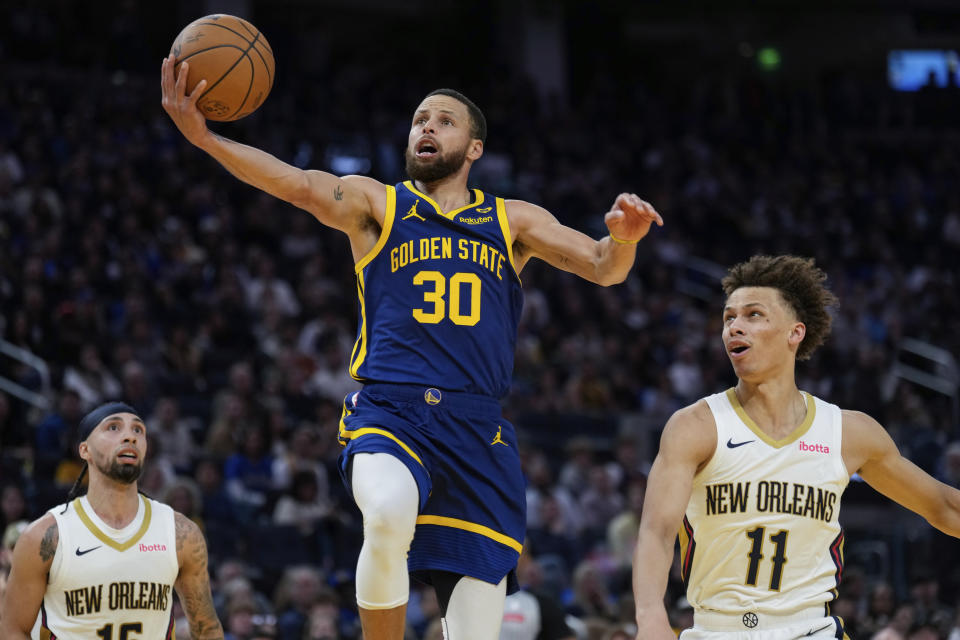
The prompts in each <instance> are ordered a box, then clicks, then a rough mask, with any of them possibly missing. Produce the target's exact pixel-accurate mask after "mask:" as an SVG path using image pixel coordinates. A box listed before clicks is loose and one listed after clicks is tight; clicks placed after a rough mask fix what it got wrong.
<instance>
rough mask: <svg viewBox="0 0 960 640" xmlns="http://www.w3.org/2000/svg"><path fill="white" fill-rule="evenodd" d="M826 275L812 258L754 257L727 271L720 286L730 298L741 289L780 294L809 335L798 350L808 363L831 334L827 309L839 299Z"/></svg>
mask: <svg viewBox="0 0 960 640" xmlns="http://www.w3.org/2000/svg"><path fill="white" fill-rule="evenodd" d="M826 279H827V274H826V273H824V272H823V270H822V269H820V268H818V267H817V266H816V265H814V263H813V258H801V257H799V256H789V255H784V256H753V257H752V258H750V259H749V260H747V261H746V262H741V263H740V264H737V265H734V266H733V267H731V268H730V270H729V271H727V275H726V277H724V278H723V280H722V281H721V284H722V285H723V291H724V293H726V294H727V296H730V294H732V293H733V292H734V291H736V290H737V289H739V288H741V287H771V288H773V289H776V290H777V291H779V292H780V295H781V296H783V299H784V300H785V301H786V302H787V304H788V305H790V308H792V309H793V312H794V313H795V314H796V316H797V319H798V320H799V321H800V322H802V323H803V324H804V325H805V326H806V327H807V333H806V336H805V337H804V339H803V341H802V342H801V343H800V346H799V347H798V348H797V360H807V359H809V358H810V356H811V355H813V352H814V351H816V349H817V347H819V346H820V345H821V344H823V343H824V341H825V340H826V339H827V336H829V335H830V325H831V322H832V318H831V317H830V313H829V312H828V311H827V309H828V308H829V307H831V306H834V305H836V304H837V297H836V296H835V295H833V292H831V291H830V290H829V289H828V288H827V287H826V286H825V285H824V281H825V280H826Z"/></svg>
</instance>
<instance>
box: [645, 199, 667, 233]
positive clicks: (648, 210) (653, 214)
mask: <svg viewBox="0 0 960 640" xmlns="http://www.w3.org/2000/svg"><path fill="white" fill-rule="evenodd" d="M640 202H642V203H643V211H644V213H645V214H646V215H647V217H648V218H649V219H650V220H655V221H656V223H657V225H658V226H661V227H662V226H663V218H662V217H661V216H660V214H659V213H657V210H656V209H654V208H653V205H652V204H650V203H649V202H647V201H646V200H641V201H640Z"/></svg>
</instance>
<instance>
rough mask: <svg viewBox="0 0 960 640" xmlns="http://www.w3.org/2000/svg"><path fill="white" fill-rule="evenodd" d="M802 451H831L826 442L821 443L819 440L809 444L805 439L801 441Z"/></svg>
mask: <svg viewBox="0 0 960 640" xmlns="http://www.w3.org/2000/svg"><path fill="white" fill-rule="evenodd" d="M800 451H809V452H811V453H830V447H828V446H827V445H825V444H820V443H819V442H814V443H813V444H807V443H806V442H804V441H803V440H801V441H800Z"/></svg>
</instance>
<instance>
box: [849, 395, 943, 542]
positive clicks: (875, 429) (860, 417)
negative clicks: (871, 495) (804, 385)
mask: <svg viewBox="0 0 960 640" xmlns="http://www.w3.org/2000/svg"><path fill="white" fill-rule="evenodd" d="M843 458H844V461H845V462H846V463H847V468H848V469H849V470H851V471H853V470H856V471H858V472H859V474H860V477H861V478H863V479H864V480H866V481H867V484H869V485H870V486H871V487H873V488H874V489H876V490H877V491H879V492H880V493H882V494H883V495H885V496H887V497H888V498H890V499H891V500H893V501H894V502H897V503H899V504H901V505H903V506H904V507H906V508H907V509H910V510H911V511H913V512H915V513H918V514H919V515H921V516H923V517H924V518H926V520H927V522H929V523H930V524H931V525H933V526H934V527H936V528H937V529H939V530H940V531H943V532H944V533H947V534H949V535H951V536H954V537H956V538H960V491H958V490H957V489H954V488H953V487H951V486H949V485H947V484H944V483H943V482H940V481H939V480H937V479H936V478H934V477H932V476H930V475H929V474H928V473H927V472H925V471H924V470H923V469H921V468H920V467H918V466H917V465H915V464H913V463H912V462H910V461H909V460H908V459H906V458H904V457H903V456H902V455H901V454H900V451H899V450H898V449H897V445H896V444H895V443H894V442H893V439H892V438H890V434H888V433H887V431H886V429H884V428H883V426H882V425H880V423H879V422H877V421H876V420H874V419H873V418H871V417H870V416H868V415H867V414H865V413H860V412H859V411H844V412H843Z"/></svg>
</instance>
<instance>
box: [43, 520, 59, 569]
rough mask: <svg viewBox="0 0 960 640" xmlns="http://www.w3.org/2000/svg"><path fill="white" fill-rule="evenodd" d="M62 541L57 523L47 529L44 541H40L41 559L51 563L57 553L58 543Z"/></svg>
mask: <svg viewBox="0 0 960 640" xmlns="http://www.w3.org/2000/svg"><path fill="white" fill-rule="evenodd" d="M59 541H60V531H59V529H57V523H56V522H54V523H53V524H52V525H50V526H49V527H47V530H46V532H45V533H44V534H43V540H41V541H40V559H41V560H43V561H44V562H50V560H52V559H53V556H54V554H55V553H56V552H57V543H58V542H59Z"/></svg>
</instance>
